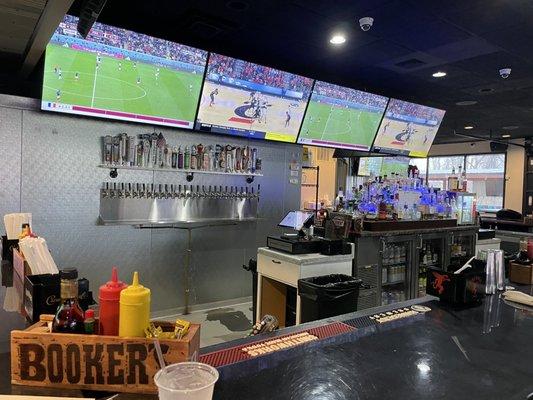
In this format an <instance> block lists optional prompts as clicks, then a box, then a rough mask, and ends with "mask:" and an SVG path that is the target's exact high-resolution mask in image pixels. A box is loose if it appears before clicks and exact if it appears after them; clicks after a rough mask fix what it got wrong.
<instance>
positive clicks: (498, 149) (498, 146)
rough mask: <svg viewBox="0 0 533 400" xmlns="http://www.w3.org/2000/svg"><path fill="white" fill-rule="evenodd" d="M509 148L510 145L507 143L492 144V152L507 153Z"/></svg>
mask: <svg viewBox="0 0 533 400" xmlns="http://www.w3.org/2000/svg"><path fill="white" fill-rule="evenodd" d="M508 147H509V145H508V144H505V143H499V142H490V151H494V152H499V153H502V152H505V151H507V148H508Z"/></svg>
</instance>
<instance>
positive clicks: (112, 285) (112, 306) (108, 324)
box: [98, 267, 128, 336]
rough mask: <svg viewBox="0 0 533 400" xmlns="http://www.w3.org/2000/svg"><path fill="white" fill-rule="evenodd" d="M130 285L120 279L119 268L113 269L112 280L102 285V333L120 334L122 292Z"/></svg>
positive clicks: (99, 323) (99, 295)
mask: <svg viewBox="0 0 533 400" xmlns="http://www.w3.org/2000/svg"><path fill="white" fill-rule="evenodd" d="M127 287H128V285H127V284H126V283H124V282H122V281H119V280H118V272H117V268H116V267H113V269H112V271H111V280H110V281H109V282H107V283H105V284H104V285H102V286H100V291H99V293H98V302H99V303H100V317H99V322H98V333H99V334H100V335H110V336H117V335H118V322H119V310H120V292H121V291H122V290H124V289H126V288H127Z"/></svg>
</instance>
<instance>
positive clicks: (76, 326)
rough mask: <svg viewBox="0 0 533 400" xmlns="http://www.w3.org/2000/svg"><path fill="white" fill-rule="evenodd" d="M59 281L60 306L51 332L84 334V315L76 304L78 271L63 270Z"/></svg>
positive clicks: (71, 269)
mask: <svg viewBox="0 0 533 400" xmlns="http://www.w3.org/2000/svg"><path fill="white" fill-rule="evenodd" d="M59 277H60V279H61V304H60V306H59V307H58V309H57V312H56V315H55V317H54V322H53V323H52V331H53V332H60V333H84V332H85V326H84V315H83V311H82V309H81V308H80V305H79V303H78V270H77V269H76V268H69V269H63V270H61V271H60V272H59Z"/></svg>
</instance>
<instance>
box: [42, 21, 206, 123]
mask: <svg viewBox="0 0 533 400" xmlns="http://www.w3.org/2000/svg"><path fill="white" fill-rule="evenodd" d="M77 23H78V18H76V17H73V16H70V15H66V16H65V18H64V19H63V21H62V22H61V23H60V25H59V27H58V28H57V30H56V31H55V33H54V35H53V36H52V39H51V41H50V43H49V44H48V46H47V48H46V58H45V67H44V78H43V95H42V103H41V108H42V109H43V110H49V111H58V112H65V113H72V114H82V115H90V116H96V117H104V118H113V119H121V120H126V121H135V122H144V123H150V124H157V125H167V126H175V127H181V128H189V129H192V127H193V122H194V117H195V114H196V108H197V106H198V99H199V96H200V90H201V86H202V79H203V74H204V71H205V65H206V63H207V52H206V51H204V50H199V49H195V48H193V47H188V46H184V45H181V44H177V43H173V42H169V41H167V40H162V39H157V38H153V37H151V36H147V35H142V34H139V33H135V32H131V31H127V30H125V29H120V28H115V27H112V26H108V25H104V24H100V23H95V24H94V25H93V27H92V29H91V31H90V33H89V35H88V36H87V39H83V38H82V37H81V36H80V35H79V34H78V33H77V30H76V26H77Z"/></svg>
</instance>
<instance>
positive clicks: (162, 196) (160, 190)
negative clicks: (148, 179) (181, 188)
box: [157, 183, 165, 199]
mask: <svg viewBox="0 0 533 400" xmlns="http://www.w3.org/2000/svg"><path fill="white" fill-rule="evenodd" d="M164 197H165V193H164V191H163V184H162V183H160V184H159V192H158V193H157V198H158V199H162V198H164Z"/></svg>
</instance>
